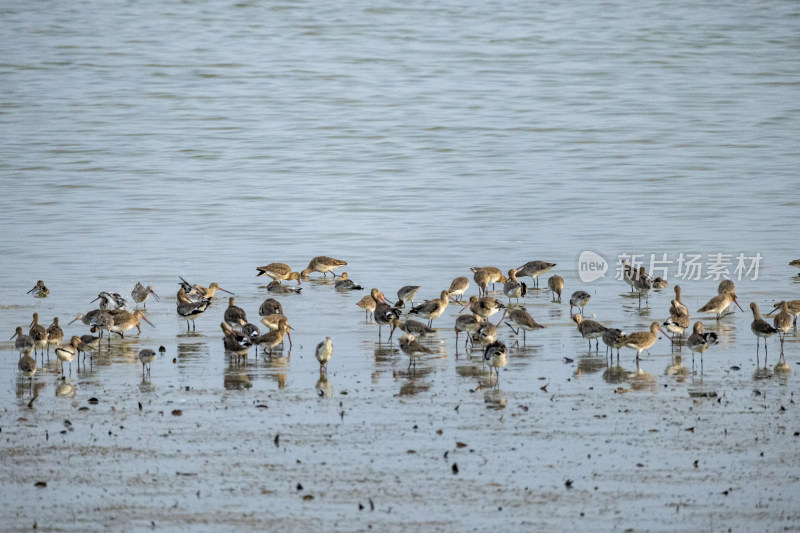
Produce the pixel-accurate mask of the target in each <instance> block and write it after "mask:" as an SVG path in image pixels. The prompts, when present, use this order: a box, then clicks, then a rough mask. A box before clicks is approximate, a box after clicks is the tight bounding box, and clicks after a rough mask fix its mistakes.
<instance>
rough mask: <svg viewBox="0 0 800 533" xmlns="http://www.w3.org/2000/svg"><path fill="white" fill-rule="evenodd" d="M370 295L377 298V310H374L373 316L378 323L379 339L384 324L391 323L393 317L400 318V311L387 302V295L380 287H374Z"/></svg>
mask: <svg viewBox="0 0 800 533" xmlns="http://www.w3.org/2000/svg"><path fill="white" fill-rule="evenodd" d="M370 296H372V299H373V300H375V310H374V311H373V312H372V316H373V318H374V319H375V323H376V324H378V339H380V338H381V331H382V330H383V326H384V325H386V324H391V322H392V320H393V319H395V318H399V317H400V311H399V310H397V309H395V308H394V307H392V306H390V305H389V304H388V303H387V302H386V297H385V296H384V295H383V293H382V292H380V291H379V290H378V289H374V288H373V289H372V290H371V291H370Z"/></svg>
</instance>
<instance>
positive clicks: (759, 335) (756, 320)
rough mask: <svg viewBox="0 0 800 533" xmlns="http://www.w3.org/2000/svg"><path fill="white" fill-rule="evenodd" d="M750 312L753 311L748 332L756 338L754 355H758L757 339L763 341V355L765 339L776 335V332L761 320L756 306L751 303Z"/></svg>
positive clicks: (765, 349)
mask: <svg viewBox="0 0 800 533" xmlns="http://www.w3.org/2000/svg"><path fill="white" fill-rule="evenodd" d="M750 310H751V311H753V321H752V322H751V323H750V331H752V332H753V334H754V335H755V336H756V354H758V346H759V340H758V339H764V353H767V339H768V338H769V337H772V336H773V335H774V334H776V333H777V332H778V330H777V329H775V328H774V327H772V326H770V325H769V322H767V321H766V320H764V319H763V318H761V313H759V311H758V304H756V303H755V302H751V303H750Z"/></svg>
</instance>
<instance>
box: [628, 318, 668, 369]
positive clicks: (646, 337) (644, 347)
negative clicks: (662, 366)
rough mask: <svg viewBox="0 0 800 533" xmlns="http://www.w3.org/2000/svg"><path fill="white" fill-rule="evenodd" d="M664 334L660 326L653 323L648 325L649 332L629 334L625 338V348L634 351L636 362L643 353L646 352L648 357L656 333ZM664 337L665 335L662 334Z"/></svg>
mask: <svg viewBox="0 0 800 533" xmlns="http://www.w3.org/2000/svg"><path fill="white" fill-rule="evenodd" d="M657 331H660V332H661V333H664V330H663V329H661V326H660V325H659V324H658V322H653V323H652V324H650V331H637V332H635V333H631V334H630V335H626V336H625V344H624V346H625V347H626V348H630V349H632V350H636V360H637V361H638V360H639V356H640V355H641V353H642V352H643V351H646V352H647V354H648V355H650V347H651V346H653V345H654V344H655V343H656V341H657V340H658V333H656V332H657ZM664 335H665V336H666V335H667V334H666V333H664Z"/></svg>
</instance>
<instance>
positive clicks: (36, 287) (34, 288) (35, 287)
mask: <svg viewBox="0 0 800 533" xmlns="http://www.w3.org/2000/svg"><path fill="white" fill-rule="evenodd" d="M38 288H39V286H38V285H36V286H34V287H33V288H32V289H31V290H29V291H28V292H27V293H26V294H30V293H32V292H33V291H35V290H36V289H38Z"/></svg>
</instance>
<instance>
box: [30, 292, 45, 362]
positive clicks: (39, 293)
mask: <svg viewBox="0 0 800 533" xmlns="http://www.w3.org/2000/svg"><path fill="white" fill-rule="evenodd" d="M34 291H35V294H34V296H38V297H39V298H44V297H45V296H47V295H48V294H50V289H48V288H47V287H46V286H45V284H44V281H42V280H39V281H37V282H36V285H34V286H33V288H32V289H31V290H29V291H28V294H30V293H32V292H34ZM33 371H34V372H36V367H34V369H33Z"/></svg>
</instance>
